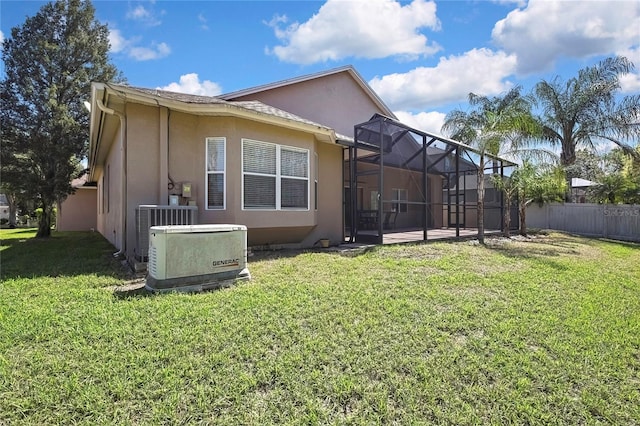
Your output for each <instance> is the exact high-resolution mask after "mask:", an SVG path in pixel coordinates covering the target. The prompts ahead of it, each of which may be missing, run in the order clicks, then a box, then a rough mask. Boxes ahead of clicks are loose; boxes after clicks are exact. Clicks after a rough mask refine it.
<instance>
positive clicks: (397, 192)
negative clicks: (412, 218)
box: [391, 188, 408, 213]
mask: <svg viewBox="0 0 640 426" xmlns="http://www.w3.org/2000/svg"><path fill="white" fill-rule="evenodd" d="M391 191H392V192H391V200H392V201H393V210H394V211H397V212H399V213H406V212H407V200H408V197H407V190H406V189H395V188H394V189H392V190H391Z"/></svg>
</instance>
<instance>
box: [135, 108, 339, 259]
mask: <svg viewBox="0 0 640 426" xmlns="http://www.w3.org/2000/svg"><path fill="white" fill-rule="evenodd" d="M128 113H129V114H130V117H132V118H130V119H129V121H128V123H127V127H128V134H127V137H128V140H127V143H128V146H129V150H128V156H127V162H128V164H129V168H128V170H127V181H128V185H127V196H128V224H127V228H128V230H127V231H128V232H127V234H128V236H129V238H128V241H127V247H128V252H129V254H130V255H131V254H132V253H133V248H134V247H135V241H136V240H135V208H136V207H137V206H138V205H140V204H168V200H164V199H160V198H159V194H160V193H161V187H162V185H165V186H166V185H168V184H169V183H170V182H169V179H168V176H170V177H171V179H172V182H173V184H174V185H175V186H174V187H173V188H170V189H169V190H168V193H169V194H180V189H181V184H182V183H184V182H189V183H191V197H190V198H180V203H181V204H187V203H189V202H190V201H191V202H192V203H195V204H196V205H197V206H198V222H199V223H201V224H206V223H237V224H243V225H246V226H247V227H248V228H249V232H248V238H249V244H251V245H265V244H297V245H301V246H308V245H312V244H313V243H314V242H315V241H316V240H317V239H319V238H321V237H322V238H330V239H331V240H332V241H335V242H338V241H339V240H340V239H341V238H342V198H341V197H342V193H341V177H342V171H341V164H342V148H341V147H340V146H338V145H330V144H327V143H322V142H317V141H316V140H315V138H314V137H313V135H311V134H309V133H304V132H300V131H294V130H288V129H286V128H282V127H277V126H273V125H269V124H264V123H259V122H255V121H250V120H246V119H241V118H235V117H220V116H216V117H212V116H196V115H191V114H187V113H182V112H175V111H172V112H171V113H170V114H169V116H168V119H167V126H168V130H167V139H168V140H167V143H166V149H167V150H168V155H167V156H166V158H167V162H168V165H167V170H168V176H165V177H164V178H163V177H162V176H159V174H158V170H160V169H161V168H162V164H161V158H162V155H161V151H159V146H160V145H161V143H160V140H159V139H161V136H160V133H161V131H159V130H158V127H159V125H160V123H161V120H160V119H158V117H159V115H158V109H157V108H153V107H142V106H131V107H129V108H128ZM207 137H222V138H225V141H226V144H225V147H226V152H225V157H226V168H225V192H226V193H225V198H226V200H225V208H224V209H222V210H208V209H207V207H206V198H205V195H206V182H207V174H206V138H207ZM243 139H251V140H258V141H262V142H268V143H274V144H279V145H286V146H291V147H297V148H303V149H306V150H308V152H309V166H310V171H309V174H310V176H309V209H307V210H295V211H292V210H280V211H273V210H243V209H242V162H241V158H242V140H243ZM316 152H317V153H318V158H319V164H320V170H319V171H318V172H319V185H320V188H321V190H320V191H319V194H318V195H319V200H320V203H319V204H320V207H321V208H320V209H319V210H318V211H315V209H314V199H315V193H314V191H315V188H314V176H315V156H314V154H315V153H316ZM316 235H317V236H318V237H317V238H316ZM313 238H316V240H313ZM311 240H313V241H311Z"/></svg>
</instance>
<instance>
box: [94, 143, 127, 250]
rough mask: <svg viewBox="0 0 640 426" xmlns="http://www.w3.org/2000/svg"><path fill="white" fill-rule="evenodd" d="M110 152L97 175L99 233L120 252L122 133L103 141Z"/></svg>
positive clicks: (121, 231)
mask: <svg viewBox="0 0 640 426" xmlns="http://www.w3.org/2000/svg"><path fill="white" fill-rule="evenodd" d="M103 143H104V146H105V147H108V148H106V149H107V150H108V154H107V156H106V159H105V161H104V164H103V167H101V168H100V171H99V172H98V174H97V181H98V191H97V194H96V198H97V206H96V209H97V211H98V213H97V220H96V222H97V223H96V225H97V229H98V231H99V232H100V233H101V234H102V235H103V236H104V237H105V238H106V239H107V240H108V241H109V242H110V243H111V244H113V245H114V247H116V248H117V249H118V250H119V249H121V248H122V241H123V238H122V233H123V230H122V229H121V228H122V219H121V218H122V178H121V173H122V156H121V155H122V153H121V142H120V132H116V133H115V136H114V137H113V139H112V140H105V141H103Z"/></svg>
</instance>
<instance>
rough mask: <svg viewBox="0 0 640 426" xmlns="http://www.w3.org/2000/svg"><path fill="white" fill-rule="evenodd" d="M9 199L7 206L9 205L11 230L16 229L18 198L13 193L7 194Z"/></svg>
mask: <svg viewBox="0 0 640 426" xmlns="http://www.w3.org/2000/svg"><path fill="white" fill-rule="evenodd" d="M5 195H6V197H7V204H9V228H15V227H16V225H17V224H16V210H17V205H16V196H15V194H13V193H7V194H5Z"/></svg>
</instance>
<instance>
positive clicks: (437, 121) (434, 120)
mask: <svg viewBox="0 0 640 426" xmlns="http://www.w3.org/2000/svg"><path fill="white" fill-rule="evenodd" d="M393 113H394V114H395V115H396V117H398V120H399V121H400V122H402V123H404V124H406V125H407V126H410V127H413V128H414V129H418V130H422V131H424V132H430V133H437V134H441V133H442V131H441V130H440V129H441V128H442V125H443V124H444V118H445V117H446V116H447V115H446V114H445V113H442V112H438V111H432V112H419V113H417V114H414V113H412V112H408V111H394V112H393Z"/></svg>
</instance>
